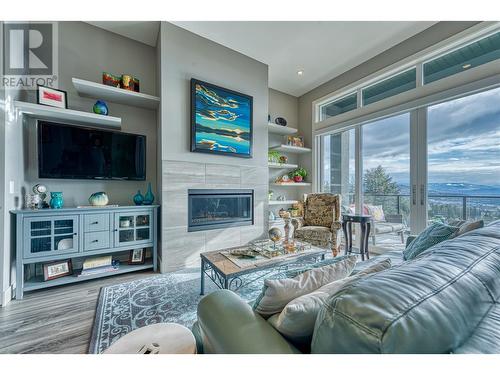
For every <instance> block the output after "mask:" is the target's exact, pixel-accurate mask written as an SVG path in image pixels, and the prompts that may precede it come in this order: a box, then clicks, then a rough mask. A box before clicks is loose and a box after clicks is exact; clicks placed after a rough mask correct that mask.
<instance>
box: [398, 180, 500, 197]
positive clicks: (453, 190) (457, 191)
mask: <svg viewBox="0 0 500 375" xmlns="http://www.w3.org/2000/svg"><path fill="white" fill-rule="evenodd" d="M398 186H399V188H400V190H401V194H410V186H409V185H408V184H398ZM428 191H429V194H430V195H433V194H436V195H490V196H491V195H494V196H500V186H492V185H479V184H468V183H456V182H452V183H444V182H438V183H435V182H431V183H430V184H429V187H428Z"/></svg>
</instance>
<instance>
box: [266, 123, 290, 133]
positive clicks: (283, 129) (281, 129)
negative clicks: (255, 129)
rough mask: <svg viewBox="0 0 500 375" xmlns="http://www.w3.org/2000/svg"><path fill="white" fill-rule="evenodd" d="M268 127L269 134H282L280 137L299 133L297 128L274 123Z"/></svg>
mask: <svg viewBox="0 0 500 375" xmlns="http://www.w3.org/2000/svg"><path fill="white" fill-rule="evenodd" d="M267 125H268V128H269V133H273V134H280V135H290V134H295V133H297V129H295V128H289V127H287V126H281V125H277V124H273V123H272V122H268V123H267Z"/></svg>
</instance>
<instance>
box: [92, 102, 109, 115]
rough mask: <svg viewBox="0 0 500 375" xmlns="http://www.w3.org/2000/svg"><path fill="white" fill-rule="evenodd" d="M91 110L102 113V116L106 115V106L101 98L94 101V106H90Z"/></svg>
mask: <svg viewBox="0 0 500 375" xmlns="http://www.w3.org/2000/svg"><path fill="white" fill-rule="evenodd" d="M92 110H93V111H94V113H96V114H98V115H104V116H107V115H108V106H107V105H106V103H105V102H104V101H103V100H98V101H97V102H95V104H94V106H93V107H92Z"/></svg>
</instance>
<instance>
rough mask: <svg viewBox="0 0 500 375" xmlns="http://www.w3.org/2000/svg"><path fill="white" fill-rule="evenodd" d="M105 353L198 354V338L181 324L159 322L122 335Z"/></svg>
mask: <svg viewBox="0 0 500 375" xmlns="http://www.w3.org/2000/svg"><path fill="white" fill-rule="evenodd" d="M103 354H196V340H195V338H194V336H193V334H192V333H191V331H190V330H189V329H187V328H186V327H184V326H181V325H180V324H176V323H157V324H151V325H149V326H145V327H141V328H138V329H135V330H133V331H132V332H129V333H127V334H126V335H125V336H123V337H120V338H119V339H118V340H117V341H116V342H115V343H113V344H112V345H111V346H110V347H109V348H107V349H106V350H105V351H104V353H103Z"/></svg>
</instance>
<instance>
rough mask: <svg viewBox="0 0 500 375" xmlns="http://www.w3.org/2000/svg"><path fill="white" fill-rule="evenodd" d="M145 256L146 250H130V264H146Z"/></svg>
mask: <svg viewBox="0 0 500 375" xmlns="http://www.w3.org/2000/svg"><path fill="white" fill-rule="evenodd" d="M144 261H145V256H144V249H134V250H130V256H129V259H128V264H144Z"/></svg>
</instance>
